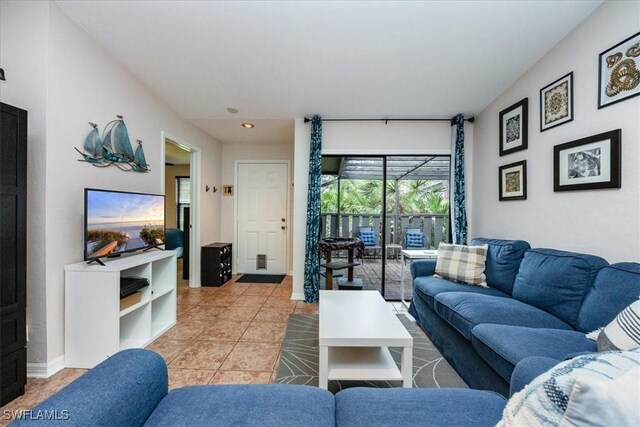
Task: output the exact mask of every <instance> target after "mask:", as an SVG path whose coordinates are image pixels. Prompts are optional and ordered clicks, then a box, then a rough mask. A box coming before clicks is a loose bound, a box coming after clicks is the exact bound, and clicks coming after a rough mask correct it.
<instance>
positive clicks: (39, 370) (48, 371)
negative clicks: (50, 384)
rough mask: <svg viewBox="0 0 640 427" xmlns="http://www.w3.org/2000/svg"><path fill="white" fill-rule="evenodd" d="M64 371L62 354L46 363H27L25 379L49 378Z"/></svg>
mask: <svg viewBox="0 0 640 427" xmlns="http://www.w3.org/2000/svg"><path fill="white" fill-rule="evenodd" d="M62 369H64V354H63V355H62V356H60V357H58V358H57V359H53V360H52V361H51V362H48V363H27V378H49V377H50V376H51V375H53V374H55V373H56V372H59V371H61V370H62Z"/></svg>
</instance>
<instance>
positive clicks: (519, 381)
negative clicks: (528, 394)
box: [509, 356, 560, 396]
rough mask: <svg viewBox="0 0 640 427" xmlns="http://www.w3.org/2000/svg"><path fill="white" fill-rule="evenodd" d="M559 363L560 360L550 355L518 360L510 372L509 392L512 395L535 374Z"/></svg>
mask: <svg viewBox="0 0 640 427" xmlns="http://www.w3.org/2000/svg"><path fill="white" fill-rule="evenodd" d="M558 363H560V360H557V359H553V358H551V357H538V356H535V357H527V358H526V359H523V360H522V361H520V362H519V363H518V364H517V365H516V367H515V369H514V370H513V373H512V374H511V389H510V392H509V394H510V395H511V396H513V395H514V394H515V393H517V392H519V391H520V390H522V389H523V388H524V386H526V385H527V384H529V383H530V382H531V381H533V380H534V379H535V378H536V377H537V376H539V375H541V374H543V373H545V372H547V371H548V370H549V369H551V368H553V367H554V366H556V365H557V364H558Z"/></svg>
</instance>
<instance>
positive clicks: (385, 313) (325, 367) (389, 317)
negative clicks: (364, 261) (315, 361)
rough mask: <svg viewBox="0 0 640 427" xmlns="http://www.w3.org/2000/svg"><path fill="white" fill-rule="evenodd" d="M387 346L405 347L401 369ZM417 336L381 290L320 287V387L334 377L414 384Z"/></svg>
mask: <svg viewBox="0 0 640 427" xmlns="http://www.w3.org/2000/svg"><path fill="white" fill-rule="evenodd" d="M387 347H402V363H401V369H398V367H397V366H396V363H395V362H394V360H393V357H392V356H391V353H390V352H389V349H388V348H387ZM412 358H413V338H412V337H411V334H409V332H408V331H407V329H406V328H405V327H404V325H403V324H402V323H401V322H400V320H399V319H398V317H397V316H396V315H395V314H394V313H393V311H392V310H391V308H390V306H389V305H388V304H387V302H386V301H385V300H384V299H383V298H382V296H381V295H380V293H379V292H378V291H320V367H319V374H320V375H319V376H320V384H319V386H320V388H324V389H327V387H328V383H329V380H360V381H377V380H387V381H402V386H403V387H411V384H412V377H413V373H412V369H413V368H412V366H413V361H412Z"/></svg>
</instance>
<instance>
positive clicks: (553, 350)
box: [471, 324, 596, 381]
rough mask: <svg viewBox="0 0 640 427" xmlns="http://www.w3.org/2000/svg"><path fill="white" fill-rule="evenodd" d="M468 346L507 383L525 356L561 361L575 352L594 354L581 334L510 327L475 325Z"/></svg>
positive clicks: (589, 342) (591, 344) (592, 344)
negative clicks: (471, 346)
mask: <svg viewBox="0 0 640 427" xmlns="http://www.w3.org/2000/svg"><path fill="white" fill-rule="evenodd" d="M471 344H472V345H473V348H474V349H475V350H476V352H478V354H479V355H480V357H482V358H483V359H484V361H485V362H487V363H488V364H489V366H491V367H492V368H493V369H494V370H495V371H496V372H497V373H498V374H499V375H500V376H501V377H502V378H504V379H505V380H507V381H508V380H509V379H510V378H511V374H512V373H513V369H514V368H515V366H516V365H517V364H518V363H519V362H520V361H521V360H524V359H526V358H527V357H531V356H542V357H550V358H553V359H558V360H564V359H565V358H566V357H568V356H569V355H571V354H574V353H578V352H593V351H596V343H595V341H592V340H589V339H587V337H586V336H585V334H584V333H582V332H577V331H563V330H558V329H545V328H527V327H522V326H509V325H491V324H483V325H478V326H476V327H475V328H473V330H472V331H471Z"/></svg>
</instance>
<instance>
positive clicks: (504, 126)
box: [499, 98, 529, 156]
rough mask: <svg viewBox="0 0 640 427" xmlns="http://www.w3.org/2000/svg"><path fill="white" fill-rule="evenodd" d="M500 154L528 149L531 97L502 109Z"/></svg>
mask: <svg viewBox="0 0 640 427" xmlns="http://www.w3.org/2000/svg"><path fill="white" fill-rule="evenodd" d="M499 125H500V156H505V155H507V154H511V153H515V152H517V151H521V150H526V149H527V147H528V141H529V98H524V99H523V100H521V101H518V102H516V103H515V104H513V105H511V106H510V107H507V108H505V109H504V110H502V111H500V123H499Z"/></svg>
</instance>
